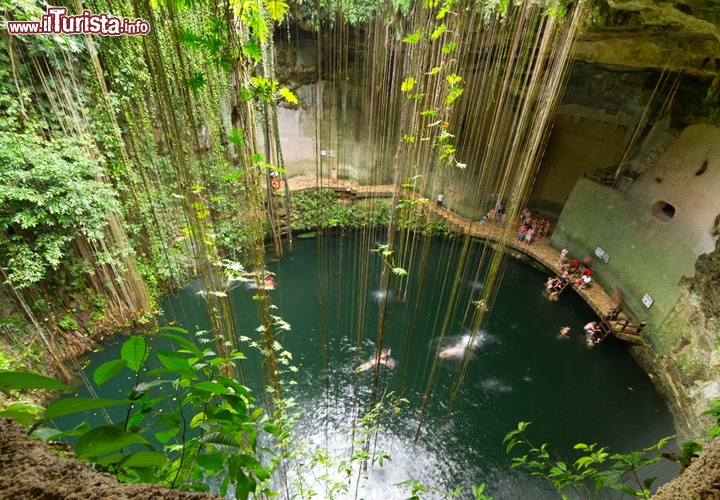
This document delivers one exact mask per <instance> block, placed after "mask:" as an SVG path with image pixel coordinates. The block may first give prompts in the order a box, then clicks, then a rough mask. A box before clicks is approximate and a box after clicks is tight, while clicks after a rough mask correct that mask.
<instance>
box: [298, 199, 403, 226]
mask: <svg viewBox="0 0 720 500" xmlns="http://www.w3.org/2000/svg"><path fill="white" fill-rule="evenodd" d="M291 206H292V210H293V214H292V223H293V231H311V230H316V229H333V228H338V229H342V230H346V229H351V228H361V227H372V226H387V225H388V224H389V222H390V210H389V208H388V205H387V204H386V203H383V202H380V203H377V204H376V205H375V206H374V207H373V208H371V209H370V210H363V209H362V208H361V207H359V206H358V205H344V204H342V203H340V201H339V200H338V198H337V196H336V194H335V192H334V191H332V190H330V189H323V190H307V191H300V192H296V193H293V195H292V204H291Z"/></svg>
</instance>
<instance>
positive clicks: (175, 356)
mask: <svg viewBox="0 0 720 500" xmlns="http://www.w3.org/2000/svg"><path fill="white" fill-rule="evenodd" d="M157 357H158V360H159V361H160V362H161V363H162V364H163V366H164V367H165V368H167V369H168V370H176V371H182V370H189V369H190V363H188V360H187V359H186V358H185V356H183V355H182V354H179V353H177V352H173V351H158V352H157ZM201 357H202V355H201Z"/></svg>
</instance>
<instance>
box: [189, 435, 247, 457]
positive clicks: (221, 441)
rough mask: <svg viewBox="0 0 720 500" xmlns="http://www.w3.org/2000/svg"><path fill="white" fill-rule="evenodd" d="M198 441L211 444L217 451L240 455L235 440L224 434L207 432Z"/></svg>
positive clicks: (238, 446)
mask: <svg viewBox="0 0 720 500" xmlns="http://www.w3.org/2000/svg"><path fill="white" fill-rule="evenodd" d="M198 441H200V442H201V443H205V444H211V445H212V446H213V447H214V448H216V449H217V450H219V451H222V452H225V453H240V445H239V444H238V442H237V439H235V438H234V437H233V436H231V435H230V434H225V433H224V432H209V433H207V434H205V435H204V436H202V437H201V438H200V439H198Z"/></svg>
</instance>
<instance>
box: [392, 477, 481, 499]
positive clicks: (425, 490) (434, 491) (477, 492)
mask: <svg viewBox="0 0 720 500" xmlns="http://www.w3.org/2000/svg"><path fill="white" fill-rule="evenodd" d="M395 486H399V487H401V488H410V495H411V496H410V497H408V499H407V500H420V499H421V498H428V497H426V494H427V495H428V496H429V497H430V498H437V495H441V496H442V497H443V498H458V497H459V496H460V494H461V493H462V486H460V487H459V488H456V489H455V490H454V491H449V492H446V491H443V490H441V489H438V488H433V487H428V486H425V485H423V484H422V483H420V481H418V480H417V479H410V480H408V481H403V482H402V483H398V484H396V485H395ZM484 491H485V484H481V485H480V486H475V485H473V486H472V490H471V492H472V495H473V498H474V499H475V500H493V497H488V496H485V494H484V493H483V492H484Z"/></svg>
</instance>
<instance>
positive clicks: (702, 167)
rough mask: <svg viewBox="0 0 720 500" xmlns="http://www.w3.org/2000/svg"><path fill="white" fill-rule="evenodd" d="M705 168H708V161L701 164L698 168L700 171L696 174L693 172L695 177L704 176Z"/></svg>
mask: <svg viewBox="0 0 720 500" xmlns="http://www.w3.org/2000/svg"><path fill="white" fill-rule="evenodd" d="M707 167H708V161H707V160H705V161H704V162H703V163H702V165H701V166H700V169H699V170H698V171H697V172H695V175H696V176H698V175H702V174H704V173H705V171H706V170H707Z"/></svg>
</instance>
